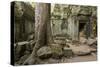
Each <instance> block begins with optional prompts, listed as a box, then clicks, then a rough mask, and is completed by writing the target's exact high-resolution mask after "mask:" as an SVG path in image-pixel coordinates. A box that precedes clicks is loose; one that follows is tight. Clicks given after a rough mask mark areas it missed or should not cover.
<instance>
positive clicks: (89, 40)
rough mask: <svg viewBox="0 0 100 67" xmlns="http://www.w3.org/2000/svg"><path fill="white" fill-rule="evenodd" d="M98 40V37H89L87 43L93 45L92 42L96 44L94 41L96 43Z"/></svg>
mask: <svg viewBox="0 0 100 67" xmlns="http://www.w3.org/2000/svg"><path fill="white" fill-rule="evenodd" d="M96 42H97V39H96V38H95V39H91V38H89V39H88V41H87V44H88V45H92V44H94V43H96Z"/></svg>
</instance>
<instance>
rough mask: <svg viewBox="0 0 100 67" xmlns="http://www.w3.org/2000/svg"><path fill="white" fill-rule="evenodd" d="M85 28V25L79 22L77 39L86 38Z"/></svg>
mask: <svg viewBox="0 0 100 67" xmlns="http://www.w3.org/2000/svg"><path fill="white" fill-rule="evenodd" d="M85 27H86V23H85V22H83V21H81V22H79V37H80V36H82V37H83V36H86V35H85Z"/></svg>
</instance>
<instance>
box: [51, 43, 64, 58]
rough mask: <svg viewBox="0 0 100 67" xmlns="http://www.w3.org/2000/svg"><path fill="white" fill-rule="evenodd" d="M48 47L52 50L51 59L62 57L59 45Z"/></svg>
mask: <svg viewBox="0 0 100 67" xmlns="http://www.w3.org/2000/svg"><path fill="white" fill-rule="evenodd" d="M50 47H51V49H52V53H53V55H52V57H53V58H60V57H61V56H62V55H63V51H62V46H61V45H60V44H52V45H51V46H50Z"/></svg>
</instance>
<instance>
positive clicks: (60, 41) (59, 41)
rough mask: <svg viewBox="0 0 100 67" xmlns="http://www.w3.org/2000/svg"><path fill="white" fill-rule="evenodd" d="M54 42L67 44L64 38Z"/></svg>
mask: <svg viewBox="0 0 100 67" xmlns="http://www.w3.org/2000/svg"><path fill="white" fill-rule="evenodd" d="M54 43H56V44H66V41H64V40H54Z"/></svg>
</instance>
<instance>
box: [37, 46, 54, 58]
mask: <svg viewBox="0 0 100 67" xmlns="http://www.w3.org/2000/svg"><path fill="white" fill-rule="evenodd" d="M51 55H52V50H51V48H50V47H47V46H44V47H41V48H40V49H39V50H38V51H37V56H38V57H40V58H49V57H50V56H51Z"/></svg>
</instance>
